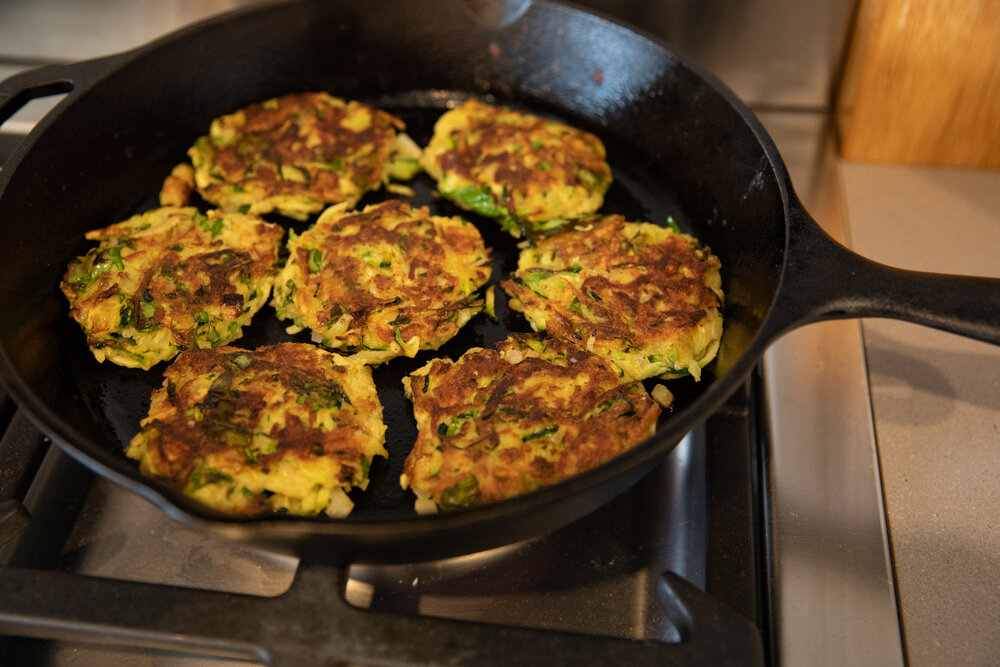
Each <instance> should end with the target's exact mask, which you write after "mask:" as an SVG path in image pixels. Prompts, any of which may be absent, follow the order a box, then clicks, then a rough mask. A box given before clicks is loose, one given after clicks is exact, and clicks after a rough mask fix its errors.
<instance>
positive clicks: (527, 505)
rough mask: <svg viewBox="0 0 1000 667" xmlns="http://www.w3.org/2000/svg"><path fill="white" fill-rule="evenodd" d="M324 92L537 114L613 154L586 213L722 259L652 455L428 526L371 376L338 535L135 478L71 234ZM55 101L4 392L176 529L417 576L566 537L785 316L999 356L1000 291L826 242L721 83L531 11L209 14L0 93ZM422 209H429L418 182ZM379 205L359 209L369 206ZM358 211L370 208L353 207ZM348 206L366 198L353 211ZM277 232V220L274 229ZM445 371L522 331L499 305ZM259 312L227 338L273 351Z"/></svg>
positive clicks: (33, 175) (327, 525) (0, 249)
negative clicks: (712, 315) (890, 326)
mask: <svg viewBox="0 0 1000 667" xmlns="http://www.w3.org/2000/svg"><path fill="white" fill-rule="evenodd" d="M310 90H327V91H330V92H332V93H334V94H336V95H338V96H341V97H345V98H348V99H360V100H364V101H368V102H370V103H374V104H377V105H379V106H382V107H383V108H386V109H387V110H390V111H392V112H395V113H398V114H399V115H401V116H402V117H403V118H404V120H406V121H407V122H408V124H409V129H410V132H411V134H413V136H414V138H415V139H417V141H418V142H424V141H426V140H427V138H428V136H429V133H430V128H431V125H432V123H433V120H434V119H435V118H436V117H437V116H438V115H439V114H440V113H441V112H442V111H443V109H444V108H446V107H447V106H448V105H451V104H454V103H456V102H459V101H461V100H462V99H465V98H466V97H468V96H471V95H475V96H479V97H481V98H484V99H489V100H495V101H497V102H501V103H505V104H510V105H513V106H516V107H520V108H525V109H530V110H533V111H536V112H538V113H543V114H550V115H553V116H556V117H559V118H562V119H564V120H566V121H568V122H570V123H573V124H575V125H578V126H581V127H584V128H586V129H589V130H591V131H593V132H595V133H597V134H598V135H599V136H601V137H602V138H603V139H604V141H605V142H606V144H607V146H608V151H609V159H610V162H611V164H612V168H613V170H614V173H615V178H616V180H615V184H614V185H613V186H612V189H611V191H609V193H608V198H607V202H606V205H605V207H604V209H603V210H604V211H606V212H617V213H623V214H625V215H626V217H628V218H630V219H645V220H652V221H658V222H660V223H662V222H663V221H664V220H665V219H666V217H667V216H668V215H670V216H673V217H674V219H675V220H677V221H678V222H679V223H680V225H681V226H682V227H683V228H685V229H686V230H688V231H691V232H693V233H694V234H696V235H697V236H698V237H699V238H700V239H701V240H702V241H703V242H705V243H707V244H708V245H709V246H710V247H711V248H712V249H713V251H714V252H715V253H716V254H717V255H718V256H719V257H720V258H721V260H722V266H723V276H724V289H725V293H726V305H725V335H724V337H723V341H722V346H721V349H720V351H719V355H718V358H717V360H716V361H715V362H714V363H713V364H712V365H711V366H710V367H709V368H708V369H707V371H708V372H707V374H706V377H705V378H704V379H703V380H702V381H701V382H700V383H694V382H691V381H679V382H676V383H674V384H673V385H671V387H672V389H674V391H675V392H676V393H677V394H678V397H679V400H678V405H677V407H676V408H675V409H674V411H673V413H672V414H668V415H665V416H664V418H663V419H661V421H660V424H659V425H658V429H657V432H656V434H655V436H654V437H652V438H651V439H650V440H648V441H647V442H645V443H643V444H642V445H640V446H638V447H636V448H635V449H633V450H632V451H630V452H628V453H626V454H623V455H622V456H620V457H618V458H616V459H614V460H613V461H610V462H609V463H607V464H605V465H603V466H601V467H599V468H597V469H595V470H592V471H590V472H588V473H586V474H582V475H579V476H577V477H574V478H573V479H570V480H568V481H566V482H564V483H562V484H559V485H556V486H554V487H550V488H546V489H542V490H539V491H536V492H533V493H531V494H528V495H525V496H523V497H520V498H516V499H512V500H509V501H505V502H501V503H497V504H495V505H489V506H485V507H478V508H472V509H468V510H463V511H457V512H452V513H448V514H442V515H436V516H417V515H415V514H414V513H413V511H412V509H411V507H412V497H410V496H409V495H408V494H406V493H404V492H402V491H401V490H399V489H398V486H397V484H396V482H397V480H398V474H399V470H400V468H401V464H402V460H403V458H404V457H405V455H406V452H407V450H408V448H409V443H410V442H412V434H413V432H414V427H413V423H412V418H411V416H410V413H409V406H408V404H407V402H406V400H405V399H404V398H403V396H402V392H401V389H400V387H399V382H398V380H399V378H401V377H402V376H403V375H404V374H405V373H407V372H409V371H410V370H412V369H414V368H416V367H417V366H419V365H421V364H423V363H424V362H425V361H426V359H427V358H428V355H427V354H426V353H422V354H421V355H420V356H419V357H418V358H417V359H415V360H407V359H401V360H396V361H393V362H391V363H389V364H387V365H385V366H383V367H380V368H379V369H377V370H376V372H375V376H376V381H377V382H378V385H379V388H380V396H381V398H382V400H383V402H384V404H385V406H386V417H387V422H388V425H389V432H388V438H389V447H390V450H391V457H390V460H389V462H387V463H381V464H379V465H378V466H374V467H373V469H372V477H373V481H372V486H371V487H370V490H369V492H366V493H364V494H358V495H356V498H355V499H356V502H357V506H356V509H355V512H354V513H353V514H352V515H351V516H350V517H348V518H346V519H343V520H329V519H299V518H289V517H281V516H278V517H267V518H263V519H260V518H258V519H232V518H227V517H222V516H220V515H217V514H215V513H213V512H211V511H209V510H206V509H204V508H203V507H201V506H200V505H197V504H195V503H193V502H191V501H189V500H187V499H186V498H183V497H182V496H180V495H179V494H177V493H175V492H173V491H171V490H170V489H168V488H167V487H165V486H164V485H162V484H159V483H157V482H155V481H151V480H149V479H146V478H145V477H143V476H141V475H140V473H139V472H138V470H137V468H136V466H135V465H134V464H133V463H132V462H131V461H129V460H127V459H126V458H125V457H124V456H123V455H122V446H123V444H125V443H127V442H128V440H129V438H130V437H131V436H132V434H134V433H135V431H136V430H137V428H138V421H139V419H140V417H142V416H143V414H144V413H145V410H146V406H147V401H148V396H149V392H150V391H151V390H152V389H153V388H154V387H156V386H158V385H159V384H160V382H161V381H162V375H161V372H162V365H161V367H158V368H156V369H154V370H153V371H151V372H148V373H143V372H141V371H130V370H126V369H120V368H117V367H102V366H100V365H99V364H97V363H96V362H95V361H94V360H93V358H92V357H91V356H90V354H89V352H88V351H87V350H86V347H85V344H84V339H83V336H82V335H81V333H80V331H79V329H78V328H77V327H76V325H75V324H74V323H73V322H71V321H70V320H69V318H68V317H67V304H66V302H65V299H64V298H63V297H62V295H61V294H60V292H59V290H58V284H59V280H60V277H61V276H62V273H63V271H64V270H65V266H66V263H67V261H68V260H69V259H70V258H72V257H73V256H75V255H77V254H81V253H82V252H84V251H85V249H86V247H87V243H86V242H85V241H84V240H83V233H84V232H85V231H87V230H89V229H93V228H97V227H102V226H105V225H107V224H110V223H112V222H115V221H118V220H121V219H124V218H125V217H127V216H128V215H130V214H132V213H134V212H136V211H137V210H140V209H143V208H146V207H149V206H152V205H153V202H154V201H155V194H156V192H157V191H158V189H159V185H160V183H161V181H162V179H163V177H164V176H165V175H166V174H167V173H168V171H169V170H170V168H171V167H172V166H173V165H174V164H175V163H176V162H178V161H180V160H181V159H183V157H184V152H185V150H186V148H187V147H188V146H189V145H190V144H191V143H192V141H193V140H194V138H195V137H197V136H199V135H200V134H202V133H204V132H205V131H206V129H207V127H208V123H209V121H210V120H211V119H212V118H213V117H216V116H219V115H221V114H223V113H226V112H229V111H232V110H234V109H236V108H238V107H241V106H243V105H246V104H249V103H251V102H255V101H259V100H263V99H266V98H268V97H272V96H275V95H280V94H284V93H290V92H295V91H310ZM53 93H68V94H67V95H66V97H65V99H64V100H62V101H61V102H60V104H59V105H58V107H57V108H56V109H55V110H54V111H53V112H52V113H50V114H48V115H47V116H46V117H45V118H44V119H43V120H42V121H41V122H40V123H39V125H38V127H37V128H36V129H35V130H34V131H33V132H32V133H31V135H30V136H29V137H28V138H27V139H26V140H25V141H24V142H23V143H22V144H21V145H20V146H19V147H18V150H17V151H16V153H15V155H14V156H13V157H12V159H11V160H10V161H9V162H8V164H7V166H6V168H5V169H4V170H3V171H2V173H0V235H2V239H3V243H2V246H0V266H2V267H3V271H2V273H0V313H3V315H2V324H0V341H2V347H0V370H2V375H3V379H4V382H5V383H6V384H7V386H8V387H9V391H10V393H11V395H12V396H13V397H14V398H15V400H16V401H17V402H18V403H19V404H20V405H21V406H22V407H23V408H24V409H25V410H27V411H28V412H29V413H30V414H31V415H32V416H33V418H34V419H35V420H36V421H37V423H38V424H39V425H40V427H41V428H42V429H43V430H44V431H45V432H46V433H48V434H49V435H51V437H52V438H53V440H54V441H55V442H57V443H58V444H59V445H60V446H62V447H63V448H64V449H65V450H66V451H67V452H69V453H70V454H71V455H73V456H74V457H76V458H77V459H79V460H80V461H82V462H83V463H84V464H86V465H87V466H89V467H91V468H92V469H94V470H95V471H97V472H98V473H100V474H102V475H105V476H107V477H109V478H110V479H112V480H114V481H116V482H118V483H120V484H122V485H124V486H126V487H128V488H129V489H132V490H134V491H136V492H137V493H139V494H141V495H142V496H144V497H146V498H148V499H149V500H151V501H152V502H154V503H156V504H157V505H158V506H159V507H161V508H162V509H163V510H165V511H166V512H167V513H169V514H170V515H171V516H173V517H175V518H177V519H179V520H181V521H183V522H186V523H188V524H193V525H198V526H202V527H204V528H206V529H210V530H214V531H217V532H219V533H222V534H225V535H228V536H231V537H234V538H238V539H243V540H248V541H254V542H259V543H266V544H270V545H280V546H285V547H289V548H292V549H294V550H296V551H297V552H298V553H300V554H302V555H311V556H321V557H323V558H326V559H334V560H341V559H342V560H354V561H365V560H366V561H415V560H420V559H424V558H435V557H442V556H447V555H452V554H458V553H464V552H472V551H476V550H480V549H484V548H489V547H493V546H497V545H501V544H505V543H509V542H512V541H516V540H519V539H523V538H526V537H529V536H533V535H536V534H539V533H541V532H544V531H546V530H549V529H552V528H555V527H557V526H559V525H562V524H564V523H567V522H569V521H571V520H573V519H575V518H577V517H580V516H582V515H584V514H585V513H587V512H589V511H591V510H593V509H595V508H596V507H598V506H599V505H601V504H603V503H605V502H607V501H608V500H610V499H611V498H613V497H614V496H615V495H616V494H618V493H619V492H621V491H623V490H624V489H626V488H628V487H629V486H630V485H631V484H633V483H634V482H635V481H637V480H638V479H639V478H640V477H641V476H642V475H643V474H644V473H646V472H647V471H648V470H649V469H650V468H651V467H652V466H654V465H655V464H656V463H657V462H659V461H660V460H661V459H662V458H663V457H664V456H665V455H666V454H667V453H668V452H669V451H670V450H671V448H672V447H673V446H674V445H675V444H676V443H677V442H678V441H679V440H680V439H681V438H682V437H683V435H684V434H685V433H687V432H688V431H689V430H690V429H691V428H693V427H694V426H696V425H697V424H698V423H699V422H700V421H701V420H703V419H704V418H705V417H706V416H707V415H708V414H709V413H710V412H711V411H712V410H714V409H715V408H716V407H718V406H719V405H720V404H721V403H722V401H723V400H724V399H725V398H726V397H727V396H728V395H729V394H730V393H731V392H732V391H733V390H734V389H735V388H736V387H737V386H738V385H739V384H740V383H741V382H742V381H743V380H744V378H745V377H746V375H747V374H748V372H749V371H750V370H751V368H752V367H753V366H754V364H755V363H756V362H757V360H758V358H759V357H760V355H761V354H762V353H763V351H764V349H765V347H766V346H767V345H768V344H769V343H771V342H772V341H773V340H774V339H775V338H777V337H778V336H779V335H781V334H782V333H784V332H786V331H788V330H789V329H791V328H793V327H796V326H799V325H801V324H804V323H807V322H812V321H817V320H822V319H833V318H846V317H855V316H878V317H897V318H904V319H908V320H912V321H914V322H919V323H922V324H927V325H930V326H935V327H939V328H943V329H947V330H950V331H954V332H956V333H960V334H963V335H967V336H972V337H974V338H979V339H982V340H986V341H990V342H993V343H1000V281H996V280H986V279H980V278H968V277H950V276H939V275H928V274H918V273H912V272H906V271H901V270H897V269H892V268H888V267H885V266H881V265H877V264H874V263H872V262H870V261H868V260H865V259H863V258H861V257H859V256H857V255H855V254H853V253H851V252H850V251H848V250H846V249H845V248H843V247H842V246H840V245H838V244H837V243H836V242H834V241H833V240H831V239H830V238H828V237H827V236H826V235H825V234H824V233H823V232H822V231H821V230H820V229H819V227H818V226H817V225H816V224H815V223H814V222H813V221H812V219H810V217H809V215H808V214H807V213H806V211H805V210H804V209H803V208H802V206H801V204H800V203H799V202H798V201H797V199H796V197H795V194H794V192H793V191H792V186H791V184H790V183H789V179H788V175H787V173H786V170H785V167H784V165H783V164H782V162H781V159H780V157H779V155H778V152H777V150H776V149H775V147H774V145H773V143H772V142H771V140H770V139H769V138H768V136H767V135H766V133H765V132H764V130H763V129H762V128H761V126H760V124H759V123H758V121H757V120H756V119H755V118H754V116H753V114H752V113H751V112H750V111H749V110H748V109H747V108H746V107H745V106H744V105H743V104H742V103H740V101H739V100H738V99H737V98H736V97H735V96H734V95H733V94H732V93H731V92H730V91H728V90H727V89H726V88H725V87H724V86H723V85H722V84H720V83H719V82H718V81H717V80H715V79H714V78H713V77H712V76H711V75H710V74H708V73H706V72H704V71H703V70H701V69H700V68H699V67H697V66H696V65H695V64H693V63H690V62H688V61H686V60H685V59H684V58H682V57H680V56H678V55H676V54H674V53H672V52H671V51H670V50H668V49H667V48H666V47H664V46H663V45H662V44H660V43H657V42H656V41H654V40H652V39H650V38H648V37H645V36H643V35H641V34H638V33H636V32H634V31H631V30H629V29H627V28H625V27H623V26H621V25H618V24H616V23H613V22H611V21H607V20H604V19H602V18H599V17H597V16H595V15H592V14H589V13H585V12H582V11H578V10H576V9H573V8H570V7H567V6H563V5H559V4H553V3H548V2H540V1H538V2H530V1H527V0H522V1H509V2H504V1H497V2H477V1H475V0H468V1H466V2H462V1H460V0H433V1H431V0H427V1H414V0H386V1H384V2H367V3H358V2H349V1H346V0H345V1H336V0H303V1H300V2H286V3H281V4H277V5H269V6H266V7H263V8H255V9H253V10H250V11H242V12H238V13H233V14H230V15H227V16H224V17H222V18H219V19H215V20H210V21H207V22H205V23H202V24H199V25H196V26H194V27H191V28H189V29H185V30H182V31H180V32H177V33H175V34H172V35H169V36H167V37H165V38H163V39H160V40H158V41H156V42H154V43H152V44H150V45H148V46H145V47H143V48H140V49H137V50H135V51H131V52H128V53H124V54H120V55H115V56H111V57H108V58H103V59H98V60H92V61H87V62H82V63H77V64H74V65H68V66H55V67H48V68H44V69H40V70H36V71H32V72H28V73H25V74H22V75H18V76H16V77H13V78H11V79H9V80H7V81H6V82H4V83H3V84H0V121H2V120H4V119H6V118H8V117H9V116H10V114H12V113H13V112H14V111H15V110H16V109H18V108H20V107H21V106H22V105H23V104H24V103H25V102H26V101H28V100H29V99H31V98H34V97H39V96H43V95H49V94H53ZM415 187H416V190H417V195H416V199H417V200H418V201H421V202H427V203H430V204H431V205H432V206H433V207H434V208H435V210H437V211H443V212H445V213H454V212H455V210H454V209H453V208H450V207H449V205H448V204H445V203H442V202H440V201H438V200H435V199H434V198H433V197H432V194H431V184H430V181H429V180H428V179H427V178H426V177H421V179H418V180H417V181H416V183H415ZM374 199H377V196H376V197H375V198H369V200H374ZM369 200H366V201H369ZM363 203H364V202H363ZM474 221H475V222H476V223H477V224H478V225H479V227H480V229H481V230H482V231H483V233H484V236H485V237H486V241H487V243H488V244H489V245H491V246H492V247H493V248H494V252H495V255H496V257H495V262H494V282H495V281H498V280H500V279H501V278H503V277H505V276H506V273H507V272H508V271H509V270H510V269H511V268H512V267H513V266H514V256H515V249H514V247H513V244H512V242H511V241H510V239H509V238H508V237H506V235H504V234H501V233H499V232H498V231H497V228H496V225H495V224H493V223H491V222H488V221H482V220H478V219H476V220H474ZM286 224H288V223H287V222H286ZM499 315H500V317H499V321H498V322H491V321H490V320H488V319H487V318H485V317H480V318H477V320H476V321H475V322H474V323H473V324H472V325H471V326H470V328H469V329H468V330H467V331H465V332H464V333H463V334H462V335H461V336H459V337H458V338H457V339H455V340H454V341H452V342H451V343H449V344H448V346H447V347H446V348H444V349H443V350H442V352H443V353H445V354H449V355H451V356H457V355H458V354H461V352H462V351H463V350H464V349H467V348H468V347H470V346H472V345H489V344H492V343H493V342H494V341H496V340H499V339H501V338H503V337H504V336H505V335H506V333H507V332H508V331H516V330H521V331H524V330H527V325H526V324H525V322H524V320H523V319H521V318H520V316H518V315H517V314H514V313H511V312H510V311H509V310H507V309H506V305H505V303H504V302H503V300H502V299H501V303H500V313H499ZM288 338H289V337H288V336H287V335H286V334H284V332H283V327H282V325H279V324H278V323H277V322H276V321H275V319H274V317H273V312H272V311H270V309H265V310H264V311H262V312H261V313H260V314H259V315H258V316H257V319H256V320H255V323H254V325H253V326H252V327H251V328H250V330H249V331H248V332H247V334H246V336H245V337H244V338H243V339H242V340H241V341H239V342H238V343H237V344H242V345H245V346H247V347H255V346H257V345H260V344H264V343H269V342H275V341H277V340H286V339H288Z"/></svg>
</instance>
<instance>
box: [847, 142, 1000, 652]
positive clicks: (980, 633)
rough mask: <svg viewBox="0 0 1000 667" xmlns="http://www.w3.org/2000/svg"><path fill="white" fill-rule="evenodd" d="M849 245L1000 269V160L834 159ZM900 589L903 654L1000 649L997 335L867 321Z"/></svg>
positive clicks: (880, 254) (977, 270)
mask: <svg viewBox="0 0 1000 667" xmlns="http://www.w3.org/2000/svg"><path fill="white" fill-rule="evenodd" d="M839 170H840V174H841V178H842V182H843V193H844V202H845V212H846V220H847V222H848V231H849V234H850V241H851V245H852V246H853V248H854V249H855V250H856V251H858V252H860V253H861V254H864V255H866V256H868V257H870V258H871V259H875V260H877V261H881V262H884V263H886V264H891V265H894V266H900V267H903V268H908V269H916V270H922V271H934V272H943V273H960V274H969V275H980V276H991V277H1000V261H998V259H1000V172H998V171H968V170H957V169H933V168H916V167H894V166H884V165H873V164H862V163H852V162H843V161H841V162H840V164H839ZM862 331H863V336H864V347H865V355H866V358H867V365H868V378H869V387H870V394H871V404H872V414H873V417H874V423H875V432H876V439H877V447H878V457H879V461H880V463H881V471H882V485H883V494H884V498H885V505H886V510H887V517H888V526H889V535H890V539H891V544H892V552H893V561H894V565H895V576H896V583H897V595H898V598H899V603H900V609H901V620H902V626H903V632H904V636H905V640H906V649H907V656H908V658H909V662H910V664H912V665H988V664H996V662H997V659H998V658H997V656H998V655H1000V518H998V514H997V507H998V506H1000V430H998V423H1000V348H998V347H995V346H992V345H988V344H986V343H980V342H977V341H973V340H969V339H966V338H962V337H959V336H955V335H951V334H948V333H943V332H940V331H936V330H933V329H929V328H926V327H922V326H918V325H913V324H908V323H903V322H895V321H889V320H876V319H870V320H864V321H863V323H862Z"/></svg>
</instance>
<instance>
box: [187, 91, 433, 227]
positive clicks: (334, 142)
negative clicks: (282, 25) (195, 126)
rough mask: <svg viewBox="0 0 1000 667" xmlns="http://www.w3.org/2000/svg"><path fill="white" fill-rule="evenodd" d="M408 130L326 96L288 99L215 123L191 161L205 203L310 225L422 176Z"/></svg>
mask: <svg viewBox="0 0 1000 667" xmlns="http://www.w3.org/2000/svg"><path fill="white" fill-rule="evenodd" d="M404 127H405V126H404V124H403V121H401V120H399V119H398V118H396V117H395V116H392V115H390V114H388V113H386V112H385V111H381V110H379V109H374V108H372V107H370V106H368V105H365V104H362V103H360V102H355V101H350V102H345V101H344V100H342V99H339V98H336V97H333V96H331V95H329V94H327V93H322V92H319V93H300V94H293V95H285V96H283V97H276V98H272V99H270V100H267V101H265V102H260V103H257V104H251V105H250V106H247V107H244V108H243V109H240V110H238V111H236V112H234V113H231V114H227V115H225V116H221V117H219V118H216V119H215V120H214V121H212V124H211V128H210V130H209V134H208V135H207V136H203V137H200V138H199V139H198V140H197V142H195V144H194V146H192V147H191V149H190V150H189V151H188V156H189V157H190V158H191V162H192V164H193V165H194V169H195V186H196V189H197V191H198V193H199V194H201V196H202V197H203V198H204V199H205V200H206V201H209V202H212V203H213V204H215V205H216V206H218V207H220V208H222V209H223V210H227V211H240V212H243V213H246V212H252V213H269V212H271V211H274V210H276V211H277V212H278V213H280V214H282V215H285V216H288V217H290V218H295V219H298V220H305V219H306V218H307V217H309V215H311V214H313V213H319V212H320V211H322V210H323V209H324V208H325V207H326V206H328V205H330V204H336V203H340V202H347V203H348V204H349V205H350V206H353V205H354V204H355V203H357V201H358V199H360V198H361V196H362V195H363V194H364V193H365V192H368V191H369V190H376V189H378V188H379V187H381V186H382V185H383V184H386V183H388V182H389V178H390V177H395V178H411V177H412V176H413V175H415V174H416V173H417V172H418V171H419V169H420V166H419V163H418V158H419V155H420V149H419V147H417V145H416V144H414V143H413V141H412V140H411V139H410V138H409V137H408V136H407V135H405V134H402V133H401V130H403V129H404Z"/></svg>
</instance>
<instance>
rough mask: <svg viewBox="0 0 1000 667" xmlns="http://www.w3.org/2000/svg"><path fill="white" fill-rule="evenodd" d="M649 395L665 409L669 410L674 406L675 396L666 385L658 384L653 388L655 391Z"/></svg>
mask: <svg viewBox="0 0 1000 667" xmlns="http://www.w3.org/2000/svg"><path fill="white" fill-rule="evenodd" d="M649 395H650V396H652V397H653V400H654V401H656V402H657V403H659V404H660V405H661V406H662V407H664V408H669V407H670V406H671V405H673V404H674V395H673V394H672V393H670V390H669V389H667V386H666V385H663V384H658V385H656V386H655V387H653V391H651V392H649Z"/></svg>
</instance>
